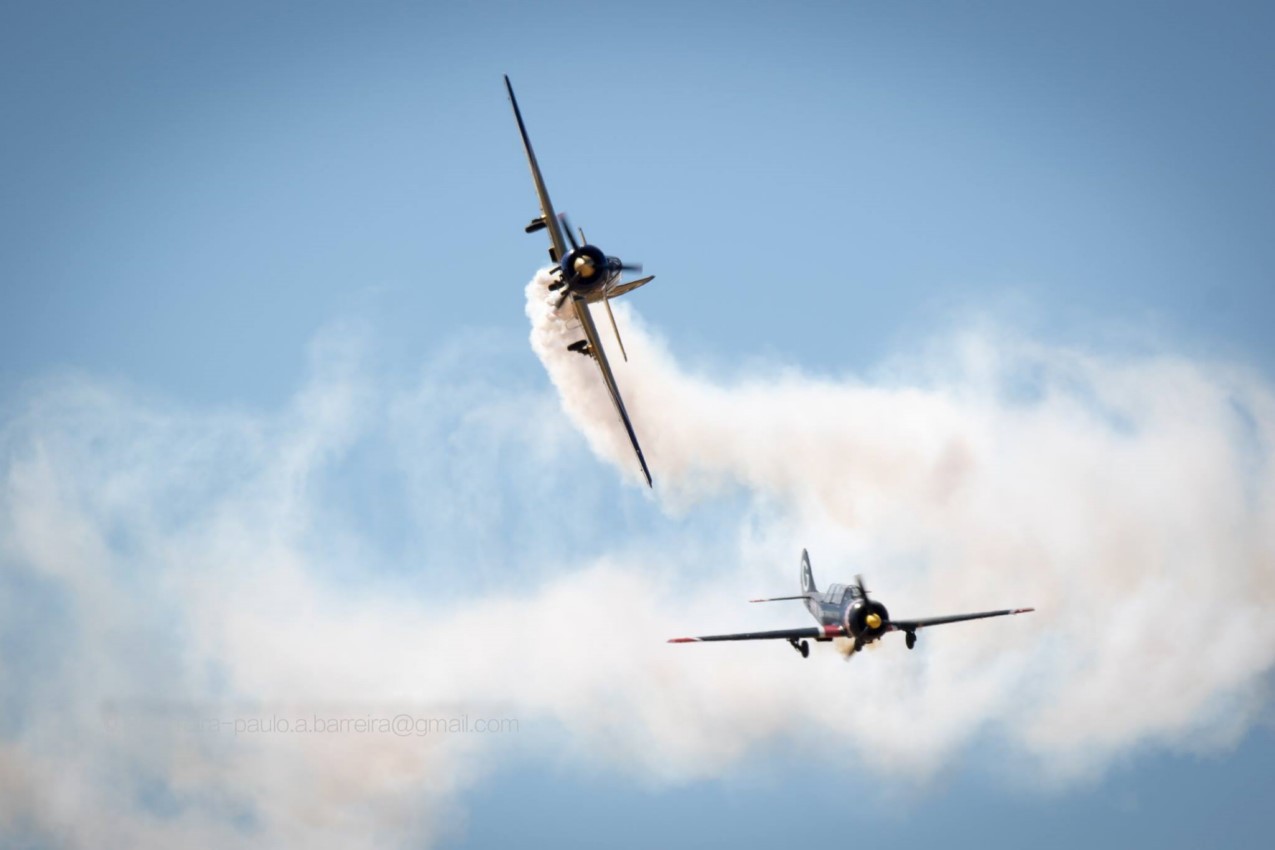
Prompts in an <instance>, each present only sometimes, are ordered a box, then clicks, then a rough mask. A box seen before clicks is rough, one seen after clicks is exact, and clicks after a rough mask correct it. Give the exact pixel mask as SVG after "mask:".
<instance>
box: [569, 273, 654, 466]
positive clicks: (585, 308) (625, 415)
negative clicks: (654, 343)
mask: <svg viewBox="0 0 1275 850" xmlns="http://www.w3.org/2000/svg"><path fill="white" fill-rule="evenodd" d="M571 306H572V307H574V308H575V311H576V318H578V319H579V320H580V325H581V326H582V327H583V328H584V336H585V339H586V340H587V341H588V343H589V353H590V354H592V355H593V360H594V362H595V363H597V364H598V368H599V369H600V370H602V380H603V382H604V383H606V385H607V392H609V393H611V401H612V402H613V403H614V404H615V409H616V412H617V413H619V414H620V420H621V421H622V422H624V430H626V431H628V432H629V442H631V443H632V444H633V451H634V452H635V453H636V454H637V459H638V463H640V464H642V474H643V475H645V476H646V486H648V487H653V486H654V485H653V484H652V483H651V471H650V470H649V469H647V467H646V458H645V457H644V456H643V455H642V447H641V446H639V445H638V440H637V434H635V433H634V432H633V423H632V422H630V421H629V412H628V411H627V410H625V409H624V399H622V398H620V389H619V387H617V386H616V385H615V375H613V374H612V373H611V364H610V363H609V362H607V354H606V352H605V351H604V350H603V349H602V340H600V339H598V327H597V325H595V324H593V316H592V314H590V313H589V304H588V302H587V301H585V299H584V296H581V295H576V294H575V293H572V294H571Z"/></svg>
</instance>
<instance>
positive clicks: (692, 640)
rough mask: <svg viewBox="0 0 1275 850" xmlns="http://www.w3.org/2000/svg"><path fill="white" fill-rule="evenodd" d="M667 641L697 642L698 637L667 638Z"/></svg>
mask: <svg viewBox="0 0 1275 850" xmlns="http://www.w3.org/2000/svg"><path fill="white" fill-rule="evenodd" d="M668 642H669V643H699V638H669V640H668Z"/></svg>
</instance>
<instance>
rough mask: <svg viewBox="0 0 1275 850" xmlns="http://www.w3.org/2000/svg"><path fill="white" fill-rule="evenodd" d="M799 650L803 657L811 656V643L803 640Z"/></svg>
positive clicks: (798, 647)
mask: <svg viewBox="0 0 1275 850" xmlns="http://www.w3.org/2000/svg"><path fill="white" fill-rule="evenodd" d="M797 651H798V652H800V653H801V657H802V658H809V657H810V644H809V643H807V642H806V641H804V640H803V641H802V642H801V643H800V644H798V646H797Z"/></svg>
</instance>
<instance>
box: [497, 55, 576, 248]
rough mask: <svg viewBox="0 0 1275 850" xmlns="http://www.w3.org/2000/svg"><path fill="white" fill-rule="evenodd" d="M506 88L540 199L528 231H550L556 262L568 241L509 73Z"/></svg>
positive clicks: (537, 195) (532, 179) (506, 77)
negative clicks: (538, 225)
mask: <svg viewBox="0 0 1275 850" xmlns="http://www.w3.org/2000/svg"><path fill="white" fill-rule="evenodd" d="M505 89H506V90H507V91H508V92H509V102H510V103H512V104H513V105H514V118H516V119H518V132H519V133H521V134H522V147H523V150H525V151H526V152H527V164H528V165H530V166H531V181H532V182H533V183H535V184H536V197H537V198H539V199H540V218H539V219H537V220H536V221H533V222H532V223H531V224H530V225H528V227H527V232H528V233H530V232H532V231H533V230H538V229H539V227H537V224H538V223H539V222H543V226H544V227H545V228H547V229H548V231H549V241H550V242H551V243H552V244H553V250H552V251H550V252H549V253H550V256H551V257H552V258H553V261H554V262H555V263H557V262H560V261H561V260H562V258H563V257H565V256H566V255H567V243H566V240H565V239H563V238H562V230H561V228H560V226H559V222H558V217H557V216H556V215H554V212H553V204H552V203H551V202H550V200H549V190H548V189H546V188H545V180H544V178H543V177H541V176H540V164H539V163H537V162H536V152H535V151H533V150H532V149H531V139H530V138H529V137H528V136H527V127H526V125H525V124H523V123H522V111H521V110H520V109H518V99H517V98H516V97H514V87H513V86H512V85H510V83H509V75H508V74H506V75H505Z"/></svg>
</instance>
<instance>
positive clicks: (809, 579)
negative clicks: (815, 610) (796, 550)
mask: <svg viewBox="0 0 1275 850" xmlns="http://www.w3.org/2000/svg"><path fill="white" fill-rule="evenodd" d="M801 590H802V592H803V593H818V592H819V588H817V587H815V574H814V573H813V572H812V571H811V569H810V555H809V554H807V553H806V550H805V549H802V550H801Z"/></svg>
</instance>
